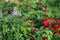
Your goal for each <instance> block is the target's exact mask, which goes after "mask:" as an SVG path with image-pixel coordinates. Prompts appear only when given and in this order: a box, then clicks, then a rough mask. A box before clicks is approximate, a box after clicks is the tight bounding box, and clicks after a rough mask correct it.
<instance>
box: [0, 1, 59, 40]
mask: <svg viewBox="0 0 60 40" xmlns="http://www.w3.org/2000/svg"><path fill="white" fill-rule="evenodd" d="M14 7H16V8H17V9H18V10H17V12H19V14H21V15H19V14H18V15H12V14H13V9H14ZM42 7H44V8H46V10H45V11H43V10H42ZM0 10H1V12H2V17H0V40H43V39H42V37H47V40H60V34H53V33H52V31H51V30H50V28H51V27H53V25H54V24H56V20H57V19H60V0H22V2H19V3H14V2H12V3H11V2H10V1H8V2H5V1H4V2H2V1H0ZM1 12H0V14H1ZM47 15H48V17H47ZM50 17H53V18H54V20H53V22H52V23H53V24H52V25H50V26H48V28H46V29H44V25H43V24H42V22H43V21H42V19H43V18H47V19H49V18H50ZM59 27H60V24H59ZM55 31H57V30H55ZM55 31H54V32H55ZM58 31H60V29H58Z"/></svg>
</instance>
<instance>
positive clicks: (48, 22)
mask: <svg viewBox="0 0 60 40" xmlns="http://www.w3.org/2000/svg"><path fill="white" fill-rule="evenodd" d="M42 24H43V25H44V26H47V25H51V22H50V21H49V20H44V21H43V22H42Z"/></svg>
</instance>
